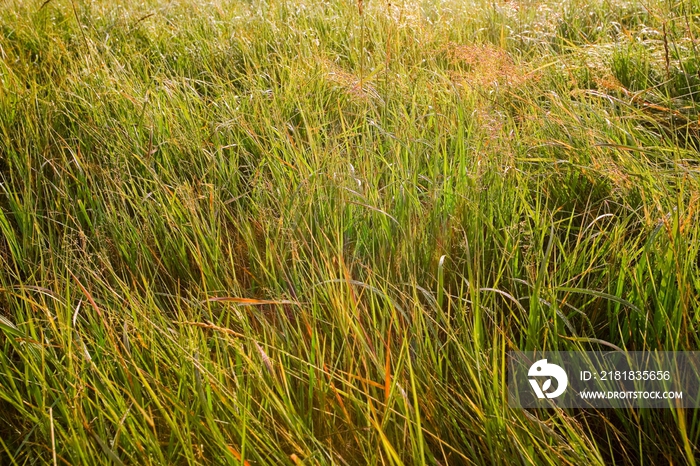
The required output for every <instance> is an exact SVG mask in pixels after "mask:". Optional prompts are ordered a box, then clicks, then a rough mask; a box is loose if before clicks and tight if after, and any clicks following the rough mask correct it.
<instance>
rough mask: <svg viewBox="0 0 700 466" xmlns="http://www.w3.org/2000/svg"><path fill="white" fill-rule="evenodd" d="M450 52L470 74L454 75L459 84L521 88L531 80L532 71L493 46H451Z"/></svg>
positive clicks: (455, 61)
mask: <svg viewBox="0 0 700 466" xmlns="http://www.w3.org/2000/svg"><path fill="white" fill-rule="evenodd" d="M447 53H448V56H449V59H450V61H451V62H452V64H453V65H457V66H459V67H460V68H462V69H464V68H466V71H462V70H458V71H455V72H453V75H452V78H453V80H454V81H455V82H456V83H458V84H459V83H460V81H462V82H463V83H466V84H468V85H470V86H479V87H482V88H491V87H496V86H509V87H514V86H515V87H517V86H520V85H521V84H523V83H525V82H526V81H527V79H529V78H530V73H529V72H528V70H527V69H526V68H525V67H523V66H520V65H518V64H516V63H515V62H514V61H513V59H512V58H511V56H510V55H509V54H508V53H507V52H506V51H505V50H503V49H500V48H497V47H495V46H493V45H488V44H484V45H461V44H455V43H450V44H448V46H447Z"/></svg>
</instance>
